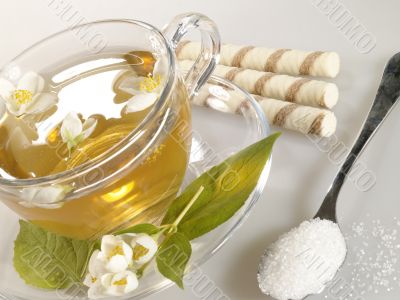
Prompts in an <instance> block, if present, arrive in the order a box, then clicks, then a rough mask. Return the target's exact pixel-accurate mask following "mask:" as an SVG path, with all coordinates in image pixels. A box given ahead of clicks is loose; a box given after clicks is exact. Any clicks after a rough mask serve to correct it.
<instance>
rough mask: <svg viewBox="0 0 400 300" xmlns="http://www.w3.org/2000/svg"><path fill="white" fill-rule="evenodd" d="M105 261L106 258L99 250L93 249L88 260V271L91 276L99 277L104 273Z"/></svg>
mask: <svg viewBox="0 0 400 300" xmlns="http://www.w3.org/2000/svg"><path fill="white" fill-rule="evenodd" d="M106 262H107V261H106V258H105V257H104V255H102V253H101V252H100V250H95V251H94V252H93V254H92V256H91V257H90V260H89V265H88V270H89V273H90V274H91V275H92V276H93V277H99V276H101V275H102V274H104V273H106V272H107V270H106V267H105V265H106Z"/></svg>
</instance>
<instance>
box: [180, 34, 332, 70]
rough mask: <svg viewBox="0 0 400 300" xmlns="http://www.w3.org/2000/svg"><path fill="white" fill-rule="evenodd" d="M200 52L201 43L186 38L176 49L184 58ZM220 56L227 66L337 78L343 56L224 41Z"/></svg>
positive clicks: (195, 56) (196, 55)
mask: <svg viewBox="0 0 400 300" xmlns="http://www.w3.org/2000/svg"><path fill="white" fill-rule="evenodd" d="M199 53H200V44H199V43H196V42H190V41H184V42H182V43H181V44H180V45H179V46H178V48H177V55H178V58H179V59H181V60H195V59H196V58H197V57H198V55H199ZM220 57H221V58H220V64H222V65H225V66H230V67H239V68H245V69H253V70H258V71H265V72H273V73H284V74H290V75H310V76H321V77H330V78H334V77H336V76H337V74H338V73H339V69H340V58H339V55H338V54H337V53H336V52H324V51H314V52H312V51H302V50H294V49H270V48H264V47H253V46H238V45H231V44H225V45H223V46H222V48H221V56H220Z"/></svg>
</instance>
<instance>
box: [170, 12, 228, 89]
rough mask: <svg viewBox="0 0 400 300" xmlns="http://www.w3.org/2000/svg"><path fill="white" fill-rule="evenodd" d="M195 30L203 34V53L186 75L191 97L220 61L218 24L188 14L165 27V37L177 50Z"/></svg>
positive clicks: (204, 17) (193, 14)
mask: <svg viewBox="0 0 400 300" xmlns="http://www.w3.org/2000/svg"><path fill="white" fill-rule="evenodd" d="M193 29H198V30H199V31H200V33H201V51H200V55H199V57H198V58H197V60H196V62H195V63H194V64H193V66H192V68H191V69H190V70H189V72H188V73H187V74H186V77H185V84H186V87H187V90H188V93H189V96H190V97H191V96H193V95H195V94H196V93H197V92H198V90H199V89H200V88H201V87H202V86H203V85H204V84H205V83H206V82H207V80H208V78H209V77H210V76H211V74H212V72H213V71H214V69H215V66H216V65H217V63H218V60H219V54H220V50H221V39H220V35H219V31H218V29H217V26H216V24H215V23H214V22H213V21H212V20H211V19H209V18H208V17H206V16H204V15H202V14H197V13H188V14H182V15H179V16H176V17H175V18H174V19H173V20H172V22H171V23H169V24H168V25H166V26H165V27H164V30H163V33H164V35H165V36H166V37H167V38H169V39H170V43H171V46H172V48H173V49H174V50H175V49H176V48H177V46H178V43H179V42H180V41H181V40H182V38H183V37H184V36H185V35H186V34H187V33H188V32H189V31H190V30H193Z"/></svg>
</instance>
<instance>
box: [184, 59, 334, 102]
mask: <svg viewBox="0 0 400 300" xmlns="http://www.w3.org/2000/svg"><path fill="white" fill-rule="evenodd" d="M192 65H193V61H191V60H183V61H181V62H180V66H181V68H182V69H183V70H188V69H190V68H191V66H192ZM214 74H215V75H217V76H219V77H223V78H225V79H227V80H230V81H232V82H234V83H235V84H237V85H238V86H240V87H241V88H243V89H245V90H247V91H249V92H250V93H252V94H256V95H260V96H264V97H268V98H274V99H279V100H285V101H288V102H293V103H297V104H302V105H307V106H315V107H323V108H332V107H333V106H335V105H336V103H337V101H338V98H339V90H338V88H337V86H336V85H335V84H333V83H329V82H324V81H319V80H311V79H307V78H302V77H293V76H289V75H280V74H276V73H267V72H260V71H255V70H249V69H241V68H235V67H227V66H223V65H217V67H216V68H215V70H214Z"/></svg>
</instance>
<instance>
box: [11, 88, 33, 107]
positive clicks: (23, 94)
mask: <svg viewBox="0 0 400 300" xmlns="http://www.w3.org/2000/svg"><path fill="white" fill-rule="evenodd" d="M13 98H14V100H15V101H16V102H17V104H19V105H22V104H26V103H28V102H30V101H32V99H33V94H32V92H31V91H28V90H15V91H14V93H13Z"/></svg>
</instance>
